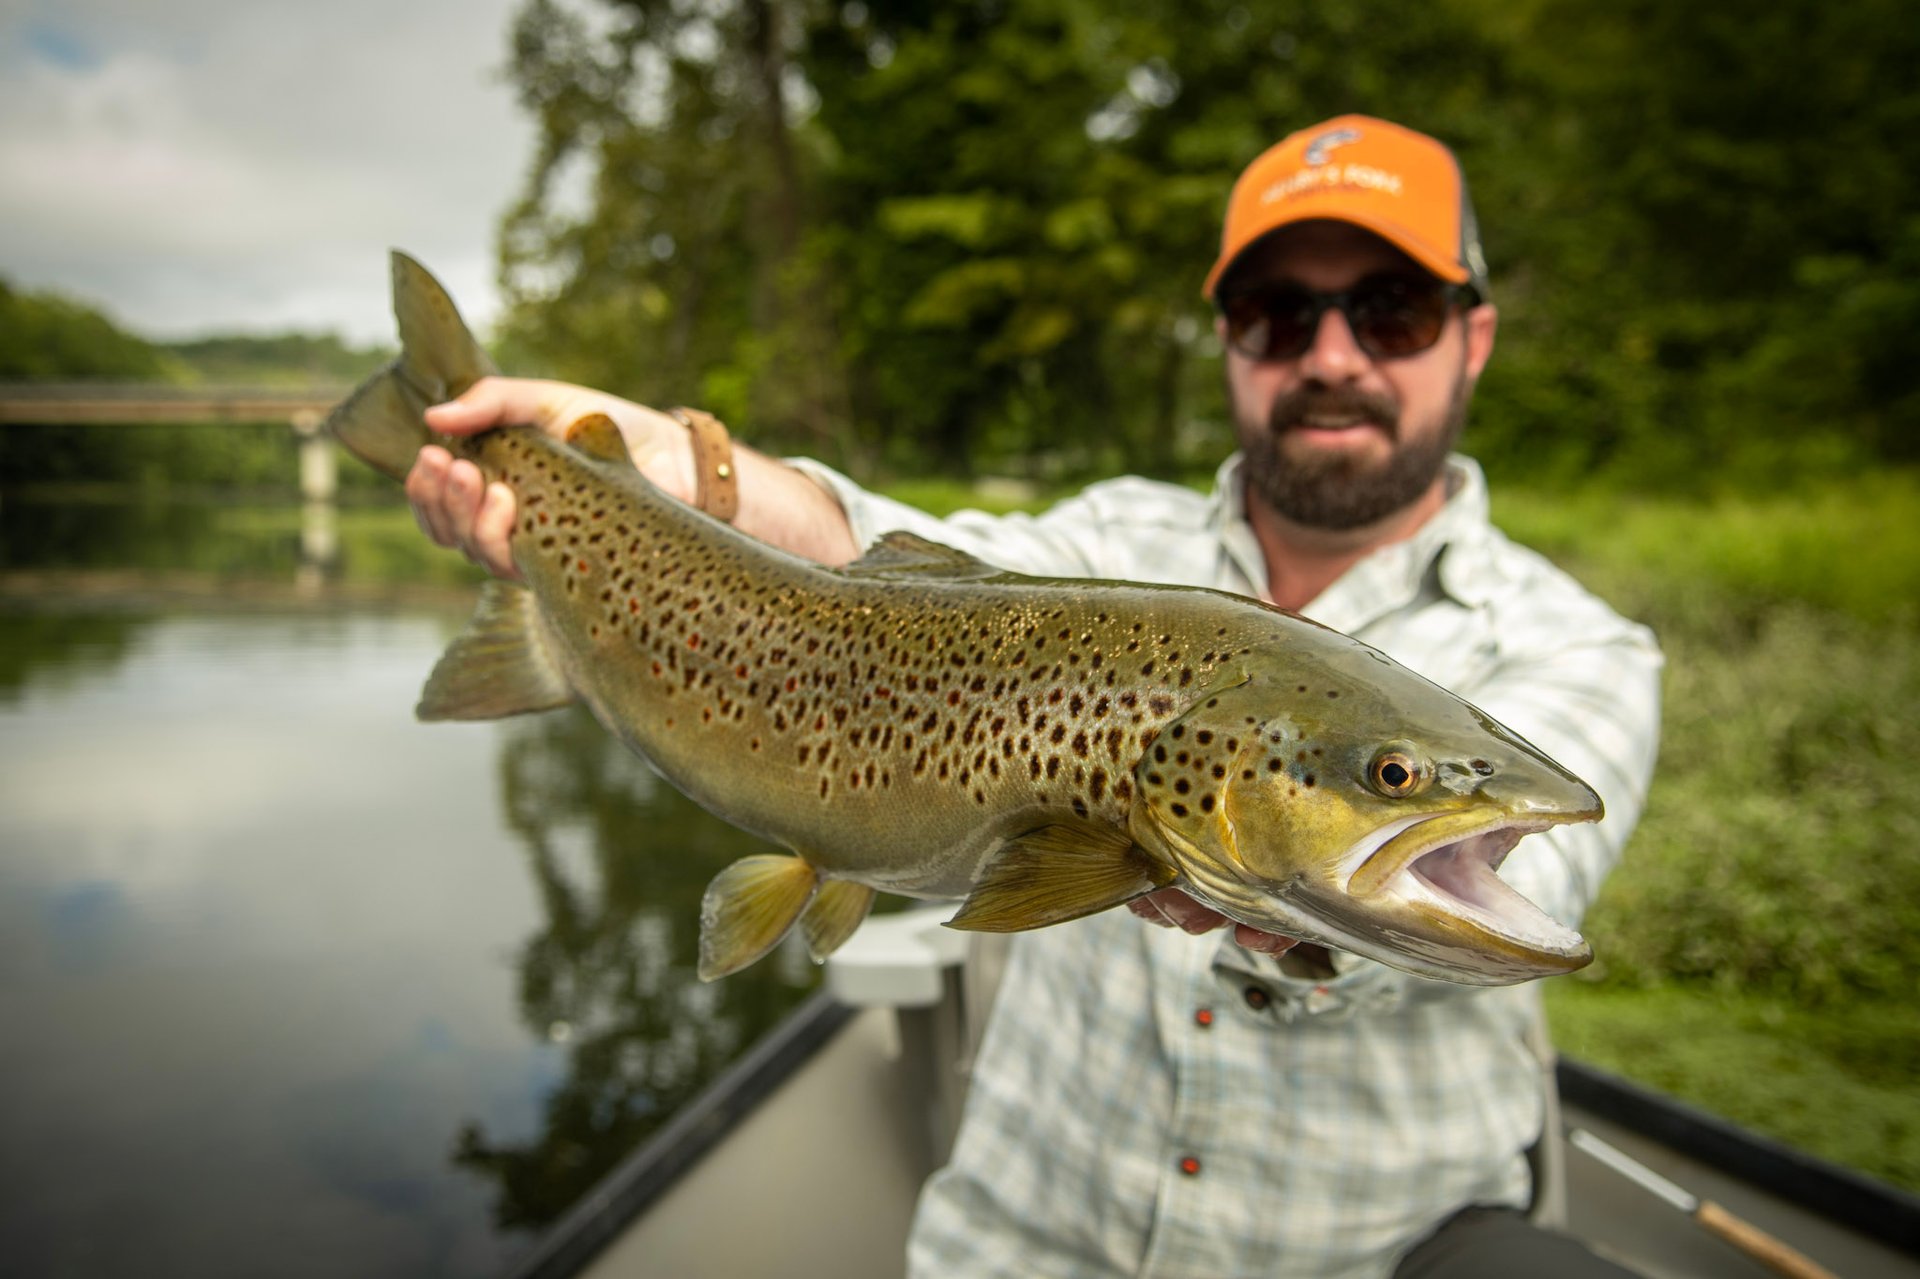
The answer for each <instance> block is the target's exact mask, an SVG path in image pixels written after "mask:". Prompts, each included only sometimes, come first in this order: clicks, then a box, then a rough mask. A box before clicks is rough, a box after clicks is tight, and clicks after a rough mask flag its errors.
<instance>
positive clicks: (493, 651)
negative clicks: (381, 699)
mask: <svg viewBox="0 0 1920 1279" xmlns="http://www.w3.org/2000/svg"><path fill="white" fill-rule="evenodd" d="M574 700H575V694H574V691H573V686H572V685H571V684H569V683H568V682H567V677H566V676H565V675H564V674H562V673H561V671H560V666H559V663H558V662H557V661H556V660H555V659H554V657H553V654H552V652H551V651H550V650H549V648H548V642H547V638H546V627H545V626H544V625H543V624H542V623H541V621H540V614H539V610H538V609H537V608H536V606H535V604H534V600H533V592H531V591H529V590H527V588H526V587H524V586H516V585H514V584H513V583H511V582H488V583H487V584H486V585H485V586H483V587H481V588H480V605H479V607H478V608H476V609H475V610H474V612H473V620H471V621H469V622H468V623H467V629H466V630H464V631H462V632H460V634H459V636H458V637H457V638H455V639H454V641H453V643H452V644H450V645H448V646H447V651H446V652H445V653H442V654H441V655H440V662H439V664H438V665H437V666H435V667H434V668H433V674H432V675H430V676H428V677H427V686H426V687H425V688H424V689H422V690H421V691H420V704H419V705H418V706H416V707H414V711H413V713H414V715H415V716H416V717H418V718H420V719H424V720H434V719H499V718H501V717H502V716H506V715H520V714H524V713H525V712H527V711H546V710H552V709H553V708H554V707H556V706H565V705H567V704H568V703H569V702H572V701H574Z"/></svg>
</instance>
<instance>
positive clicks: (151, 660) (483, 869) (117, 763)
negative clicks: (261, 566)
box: [0, 498, 815, 1276]
mask: <svg viewBox="0 0 1920 1279" xmlns="http://www.w3.org/2000/svg"><path fill="white" fill-rule="evenodd" d="M25 511H26V508H25V507H24V505H23V504H20V503H16V502H14V501H13V500H12V499H11V498H9V499H8V501H7V502H6V503H4V504H0V526H4V527H0V568H5V569H8V570H11V571H12V575H10V576H7V577H0V1017H4V1018H5V1024H6V1025H7V1026H8V1027H9V1029H8V1031H7V1033H6V1034H4V1035H0V1097H4V1099H5V1100H4V1102H0V1239H5V1240H6V1241H7V1245H6V1246H7V1253H6V1256H7V1262H6V1265H5V1267H4V1269H5V1270H6V1271H7V1272H8V1273H18V1274H23V1275H35V1276H64V1275H85V1276H92V1275H100V1274H118V1273H140V1274H146V1275H156V1276H166V1275H176V1274H177V1275H195V1276H217V1275H224V1274H232V1275H254V1274H275V1275H282V1274H285V1275H306V1274H312V1275H329V1276H331V1275H342V1274H352V1275H356V1276H361V1275H364V1276H384V1275H394V1276H402V1275H405V1276H416V1275H456V1276H470V1275H471V1276H479V1275H488V1274H493V1273H497V1272H498V1271H499V1270H500V1269H501V1268H502V1267H503V1266H504V1265H505V1264H506V1263H507V1262H508V1261H509V1260H510V1259H511V1257H512V1256H513V1255H515V1254H516V1253H517V1252H518V1251H519V1250H521V1249H523V1248H524V1247H525V1246H526V1245H527V1243H528V1242H529V1239H528V1235H527V1234H526V1233H525V1231H524V1229H523V1228H531V1227H535V1226H538V1225H540V1224H543V1223H545V1222H547V1221H550V1220H552V1219H553V1218H554V1217H555V1216H556V1215H558V1214H559V1213H560V1212H562V1211H563V1210H564V1209H565V1208H566V1207H567V1206H568V1205H569V1204H570V1203H571V1202H572V1201H573V1200H574V1198H575V1197H577V1196H578V1195H579V1194H580V1193H581V1192H582V1191H583V1190H585V1189H586V1188H587V1187H588V1186H589V1185H591V1184H592V1182H593V1181H594V1179H595V1178H596V1177H597V1176H598V1175H599V1174H600V1172H601V1171H602V1170H604V1169H605V1168H607V1167H608V1166H610V1165H611V1164H612V1163H614V1162H615V1161H617V1160H618V1159H619V1158H620V1157H621V1156H622V1155H623V1154H625V1153H626V1152H627V1151H628V1150H629V1149H631V1148H632V1146H633V1145H634V1143H636V1142H637V1141H639V1140H642V1139H644V1137H645V1136H646V1135H647V1134H648V1133H650V1132H651V1131H653V1130H654V1129H655V1128H656V1127H658V1126H659V1125H661V1124H663V1123H664V1122H665V1121H666V1120H667V1119H668V1118H669V1117H670V1116H671V1114H672V1112H673V1110H674V1108H675V1107H676V1106H678V1105H679V1104H680V1103H681V1102H682V1101H684V1100H685V1098H687V1097H688V1096H690V1095H691V1094H692V1093H694V1092H695V1091H697V1090H698V1089H699V1088H700V1087H701V1086H702V1085H703V1084H704V1083H705V1082H706V1081H707V1080H708V1079H709V1078H711V1077H712V1075H713V1074H714V1073H715V1072H717V1071H718V1070H719V1069H720V1068H721V1067H723V1066H724V1065H725V1064H726V1063H727V1062H729V1061H730V1060H731V1059H732V1058H733V1057H735V1056H737V1055H738V1054H739V1052H741V1051H742V1050H743V1049H744V1048H745V1047H746V1046H747V1045H748V1044H749V1043H751V1042H752V1040H753V1039H754V1037H755V1036H757V1035H758V1034H759V1033H761V1032H762V1031H763V1030H764V1029H765V1028H767V1027H768V1026H770V1025H771V1024H772V1023H773V1022H774V1021H775V1020H776V1019H777V1018H778V1017H779V1016H780V1015H781V1014H782V1013H783V1012H784V1011H785V1010H786V1009H787V1008H789V1007H791V1006H793V1005H794V1004H795V1003H797V1002H798V1000H799V999H800V998H801V997H802V995H803V994H804V993H805V990H806V989H807V988H808V987H809V986H810V985H811V983H812V982H813V981H814V980H815V972H814V970H813V968H812V966H811V965H810V964H808V963H807V962H806V961H805V959H804V958H803V957H801V956H799V955H797V954H795V953H793V952H782V953H780V954H778V955H776V956H774V957H771V958H770V959H769V960H767V961H763V962H762V963H761V964H759V965H756V967H755V968H754V969H753V970H751V971H750V972H748V973H743V974H739V975H736V976H735V977H732V978H729V979H728V980H726V981H725V982H722V983H718V984H714V985H703V984H701V983H699V982H698V981H697V980H696V979H695V977H694V975H693V967H694V945H695V933H694V930H695V927H696V924H697V919H698V899H699V894H700V891H701V889H702V888H703V887H704V884H705V881H706V879H707V878H708V877H709V876H710V875H711V874H712V873H713V872H714V871H715V870H717V869H718V868H719V867H720V866H722V865H724V864H725V863H726V862H728V861H729V860H731V859H732V858H734V857H737V856H739V855H741V854H742V853H743V852H745V851H748V850H749V849H750V848H751V847H752V845H751V841H747V840H746V839H745V837H743V836H740V835H739V834H738V833H737V832H734V831H732V830H731V829H730V828H728V827H726V826H724V825H722V824H721V823H719V822H718V821H716V820H714V819H712V818H710V817H708V816H706V815H705V814H703V813H701V812H700V811H699V810H697V809H696V808H695V807H694V806H693V805H691V804H690V803H689V802H688V801H686V800H685V799H683V798H682V797H681V796H679V795H678V794H676V793H675V792H673V791H672V790H671V789H670V788H668V787H666V786H665V785H663V784H660V783H659V782H658V781H657V780H656V779H655V778H653V777H652V775H651V774H649V773H648V772H647V770H646V769H645V768H644V766H642V765H641V764H640V763H639V762H638V761H636V760H634V759H633V758H631V757H630V756H628V755H627V754H626V753H625V752H624V751H622V750H621V749H620V748H618V747H617V746H616V745H615V744H614V743H613V742H612V740H611V739H610V738H608V737H607V736H606V734H605V733H604V732H603V731H602V730H600V729H599V728H598V727H597V726H596V725H595V724H593V723H592V721H591V720H590V719H589V718H588V717H587V716H585V715H584V714H578V713H560V714H554V715H548V716H540V717H533V718H529V719H525V720H520V721H511V722H507V723H502V724H481V725H421V724H417V723H415V722H414V721H413V720H412V718H411V715H410V709H409V708H410V707H411V706H412V704H413V701H414V698H415V696H416V694H417V692H418V689H419V686H420V682H421V680H422V678H423V677H424V675H425V673H426V671H427V670H428V669H429V668H430V666H431V665H432V662H433V660H434V657H435V656H436V655H437V653H438V652H439V650H440V648H441V647H442V646H443V645H444V643H445V641H446V639H447V637H448V636H449V635H450V633H451V631H452V630H453V628H454V627H455V626H456V625H457V621H458V616H457V614H443V613H420V612H407V611H404V607H405V606H403V605H401V604H399V603H398V602H397V601H399V600H400V599H402V598H403V597H402V596H400V595H398V594H384V595H382V596H381V597H380V602H379V604H378V606H377V608H373V609H372V610H371V611H369V610H367V609H363V608H362V607H361V606H360V605H358V604H356V603H354V602H353V601H355V600H356V599H359V598H362V597H361V596H356V595H354V594H353V593H352V592H351V591H350V590H349V591H346V592H342V593H336V592H335V588H334V586H333V585H331V584H330V585H329V587H328V588H327V591H325V592H323V593H322V597H321V598H320V599H319V600H318V601H301V600H300V599H299V598H298V596H297V595H295V593H294V592H293V590H292V589H291V586H292V581H293V578H294V574H295V571H296V567H297V563H298V555H299V548H298V521H297V515H296V514H295V513H283V514H281V515H277V516H276V515H273V514H271V513H265V514H262V515H261V516H260V517H259V518H260V521H261V522H262V526H264V527H266V528H267V529H269V530H271V533H272V535H271V536H270V537H268V538H267V539H266V541H268V542H269V543H271V549H270V550H267V551H263V550H262V549H261V547H260V546H258V545H253V544H251V543H252V533H253V531H254V530H253V527H252V526H251V525H249V524H248V523H247V520H249V519H252V518H253V517H252V516H250V515H249V516H247V517H246V519H241V520H238V521H236V518H235V513H234V512H231V511H228V512H207V511H174V512H171V513H169V512H166V511H161V512H157V513H154V514H153V517H152V518H151V519H149V518H146V517H142V516H139V515H138V514H127V515H125V517H124V521H123V522H121V523H119V524H118V525H116V524H115V523H114V520H113V519H111V518H100V519H96V518H95V517H96V516H97V515H98V514H99V513H98V512H97V511H95V510H94V509H93V508H85V509H83V510H79V511H71V510H70V511H67V512H66V513H64V514H60V515H57V516H51V517H49V519H48V520H47V521H44V522H43V524H42V525H41V526H40V527H39V531H38V532H37V533H36V531H35V528H34V527H33V526H32V524H33V522H32V520H31V519H29V518H28V516H27V514H26V513H25ZM241 514H243V515H244V514H245V513H241ZM103 525H105V526H107V527H108V528H114V527H117V528H118V529H119V533H118V534H117V536H119V537H120V538H122V539H124V540H121V541H120V542H119V543H118V547H117V550H116V545H115V540H114V539H115V536H116V535H114V534H110V533H103V532H102V531H101V530H102V526H103ZM363 531H364V530H363V529H362V527H361V526H360V521H359V517H358V516H356V515H355V514H354V513H352V512H346V513H343V517H342V529H341V532H342V549H341V564H342V568H341V573H340V578H339V581H340V582H341V583H343V584H345V585H346V586H349V587H351V586H353V585H354V584H355V583H356V581H358V582H360V583H361V584H364V583H365V581H366V580H367V579H368V578H369V577H371V578H372V579H373V580H377V581H380V582H394V583H400V582H403V581H405V580H407V579H408V576H409V567H410V565H411V563H412V561H411V559H410V556H411V555H412V553H413V544H414V543H416V542H418V541H419V539H418V537H417V534H412V533H410V532H409V531H407V530H405V529H404V527H403V528H402V529H401V532H402V533H403V534H404V536H403V537H399V538H394V537H390V536H388V535H387V534H384V533H383V534H382V536H381V537H380V538H376V539H372V540H369V539H367V538H365V537H364V536H362V533H363ZM41 534H45V535H46V536H45V538H44V540H40V535H41ZM209 540H210V541H211V542H212V543H213V544H211V545H209V544H208V542H209ZM238 543H248V545H237V544H238ZM156 547H158V548H159V549H157V550H156V549H155V548H156ZM263 558H264V559H265V560H269V561H271V563H272V566H273V567H272V568H271V569H270V570H269V571H267V572H265V573H259V572H255V571H252V569H251V567H250V566H251V565H254V564H256V563H259V562H260V561H261V559H263ZM182 565H184V566H187V568H188V569H190V570H191V571H193V572H204V573H209V574H211V577H210V580H211V581H213V582H214V584H215V588H216V589H213V590H207V591H202V592H199V593H196V594H193V595H192V596H191V599H192V600H193V603H192V606H191V607H189V608H185V609H181V608H178V607H173V608H167V609H162V608H159V607H156V605H155V602H154V601H155V600H156V599H157V600H160V601H162V602H163V603H165V602H171V603H173V604H175V605H177V603H178V600H179V598H180V596H179V595H177V594H176V595H167V594H165V593H160V592H155V591H154V590H152V589H151V587H149V586H143V585H142V583H145V582H147V581H149V580H150V578H151V577H153V576H154V575H155V574H159V573H172V572H177V571H180V566H182ZM47 568H51V569H55V570H58V571H59V572H61V573H62V574H64V575H65V576H62V577H61V578H60V579H59V583H60V584H61V589H62V590H66V591H67V593H65V594H59V595H58V597H57V598H52V599H44V600H43V599H36V598H31V597H30V595H29V594H28V593H26V592H29V591H30V589H31V583H30V582H29V578H30V576H31V574H33V573H37V572H39V571H40V570H42V569H47ZM149 569H151V570H152V572H149ZM96 570H98V572H99V578H100V580H104V581H106V582H108V583H109V584H110V583H111V582H112V581H117V580H120V579H121V578H122V577H125V578H127V579H128V580H129V581H131V582H132V583H133V586H134V589H133V590H132V591H131V592H129V593H125V594H114V593H111V592H109V591H105V590H103V589H101V588H100V585H99V581H97V580H96V579H95V576H94V574H95V571H96ZM440 573H441V575H440V576H439V577H438V578H437V579H436V580H440V581H445V580H446V577H445V575H444V570H440ZM356 574H358V575H360V576H359V577H358V578H356V576H355V575H356ZM42 580H50V579H42ZM22 582H29V585H28V586H24V587H23V586H22V585H21V583H22ZM74 583H78V584H79V587H83V588H84V590H81V591H80V593H78V594H76V593H73V591H72V590H69V589H68V588H69V587H71V586H72V585H73V584H74ZM406 589H409V590H411V589H413V588H411V587H408V588H406ZM459 594H460V595H461V596H463V597H466V598H470V595H468V592H467V591H466V590H465V589H462V590H460V592H459Z"/></svg>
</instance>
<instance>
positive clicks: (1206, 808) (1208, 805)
mask: <svg viewBox="0 0 1920 1279" xmlns="http://www.w3.org/2000/svg"><path fill="white" fill-rule="evenodd" d="M1200 811H1201V812H1203V813H1211V812H1212V811H1213V796H1211V795H1202V796H1201V797H1200Z"/></svg>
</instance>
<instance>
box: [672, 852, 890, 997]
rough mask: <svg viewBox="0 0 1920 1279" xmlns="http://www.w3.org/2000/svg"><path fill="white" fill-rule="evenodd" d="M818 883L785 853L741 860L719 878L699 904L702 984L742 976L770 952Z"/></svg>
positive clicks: (809, 870)
mask: <svg viewBox="0 0 1920 1279" xmlns="http://www.w3.org/2000/svg"><path fill="white" fill-rule="evenodd" d="M819 882H820V881H819V876H818V875H817V874H815V873H814V869H813V867H812V866H809V865H808V864H807V863H806V862H804V861H802V860H801V859H800V858H798V857H788V856H786V855H784V854H781V853H761V854H758V855H757V856H753V857H742V858H741V859H740V860H739V861H737V862H735V863H734V864H733V865H731V866H729V867H727V868H726V869H725V870H723V871H721V872H720V873H719V874H718V875H715V876H714V877H713V882H712V883H710V884H708V885H707V895H706V896H705V897H703V898H702V899H701V901H700V980H701V981H713V980H714V979H715V978H717V977H725V976H726V975H727V974H728V973H733V972H738V971H740V970H741V969H742V968H745V967H746V966H747V965H748V964H751V963H752V962H753V961H754V960H756V959H758V958H760V956H762V955H764V954H766V953H767V952H768V951H770V950H772V949H773V947H774V945H775V943H777V942H778V941H779V940H780V939H781V938H782V937H785V936H786V935H787V930H788V929H789V928H792V927H793V921H794V920H796V919H798V918H799V917H800V912H801V911H803V910H805V909H806V906H807V902H808V901H809V900H810V899H811V898H812V897H813V890H814V888H815V887H816V886H817V885H818V884H819ZM855 922H856V923H857V922H858V921H855Z"/></svg>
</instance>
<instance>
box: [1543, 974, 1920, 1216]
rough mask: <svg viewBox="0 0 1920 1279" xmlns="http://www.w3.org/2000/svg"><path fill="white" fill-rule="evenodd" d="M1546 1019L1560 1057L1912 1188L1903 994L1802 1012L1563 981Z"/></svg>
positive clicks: (1909, 1031)
mask: <svg viewBox="0 0 1920 1279" xmlns="http://www.w3.org/2000/svg"><path fill="white" fill-rule="evenodd" d="M1547 1015H1548V1019H1549V1021H1550V1023H1551V1024H1552V1026H1553V1037H1554V1044H1555V1046H1556V1047H1557V1048H1559V1050H1560V1051H1561V1052H1564V1053H1566V1054H1568V1055H1569V1056H1572V1057H1577V1058H1579V1059H1580V1060H1582V1061H1587V1062H1591V1063H1593V1064H1594V1065H1597V1066H1600V1067H1602V1068H1603V1069H1606V1070H1611V1071H1614V1072H1616V1073H1618V1074H1622V1075H1629V1076H1631V1077H1633V1078H1634V1079H1636V1080H1638V1081H1639V1082H1641V1083H1643V1084H1646V1085H1648V1086H1649V1087H1652V1088H1656V1089H1659V1090H1660V1091H1662V1092H1665V1093H1669V1094H1671V1095H1674V1096H1677V1097H1682V1098H1685V1099H1686V1100H1688V1101H1690V1102H1692V1103H1693V1104H1695V1105H1697V1106H1699V1107H1700V1108H1701V1109H1703V1110H1707V1111H1710V1112H1712V1113H1713V1114H1716V1115H1720V1116H1723V1117H1725V1118H1727V1119H1730V1120H1732V1121H1733V1122H1734V1123H1737V1124H1740V1125H1742V1126H1743V1127H1746V1128H1751V1129H1753V1130H1755V1131H1756V1132H1764V1133H1767V1134H1768V1135H1769V1136H1772V1137H1774V1138H1776V1139H1778V1140H1780V1141H1784V1142H1786V1143H1788V1144H1789V1145H1792V1146H1795V1147H1797V1148H1799V1149H1801V1150H1806V1151H1809V1152H1811V1153H1813V1154H1816V1155H1819V1156H1820V1157H1822V1158H1824V1159H1828V1160H1831V1161H1833V1162H1834V1163H1838V1164H1841V1165H1843V1166H1845V1167H1849V1168H1854V1169H1857V1170H1859V1171H1860V1172H1864V1173H1866V1174H1868V1175H1869V1176H1873V1177H1878V1178H1880V1179H1881V1180H1883V1181H1887V1182H1891V1183H1893V1184H1894V1185H1896V1186H1900V1187H1903V1188H1905V1189H1907V1190H1920V1093H1916V1092H1915V1091H1914V1088H1913V1080H1914V1077H1915V1074H1916V1072H1920V1036H1916V1035H1915V1034H1914V1031H1913V1017H1912V1015H1911V1012H1910V1009H1909V1006H1908V1003H1907V1000H1906V997H1905V996H1904V995H1903V996H1901V997H1899V998H1897V999H1888V1000H1877V999H1875V1000H1848V1001H1846V1002H1843V1003H1839V1004H1821V1005H1819V1006H1817V1007H1812V1008H1808V1007H1805V1006H1802V1005H1800V1004H1798V1003H1797V1002H1795V1001H1793V1000H1790V999H1781V998H1778V997H1774V996H1767V995H1746V994H1741V993H1738V992H1731V991H1711V992H1702V991H1699V990H1697V989H1693V988H1690V987H1685V986H1675V985H1667V986H1660V987H1656V988H1653V989H1650V990H1645V991H1619V990H1613V989H1608V988H1606V987H1594V986H1592V985H1589V984H1584V983H1581V982H1578V981H1575V980H1566V979H1563V980H1559V981H1555V982H1553V983H1552V984H1551V985H1550V986H1549V987H1548V990H1547ZM1682 1028H1684V1032H1683V1031H1682Z"/></svg>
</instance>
